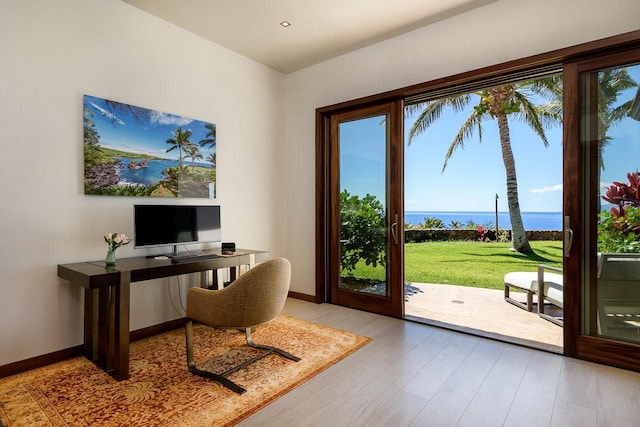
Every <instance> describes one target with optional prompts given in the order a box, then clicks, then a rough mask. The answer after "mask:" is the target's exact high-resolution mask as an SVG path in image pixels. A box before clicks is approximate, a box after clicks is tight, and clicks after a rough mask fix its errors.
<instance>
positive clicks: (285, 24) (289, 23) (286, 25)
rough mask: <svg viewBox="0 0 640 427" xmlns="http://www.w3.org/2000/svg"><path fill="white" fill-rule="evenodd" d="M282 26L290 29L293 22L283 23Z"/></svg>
mask: <svg viewBox="0 0 640 427" xmlns="http://www.w3.org/2000/svg"><path fill="white" fill-rule="evenodd" d="M280 25H282V26H283V27H284V28H287V27H290V26H291V22H289V21H282V22H281V23H280Z"/></svg>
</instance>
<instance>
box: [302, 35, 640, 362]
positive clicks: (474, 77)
mask: <svg viewBox="0 0 640 427" xmlns="http://www.w3.org/2000/svg"><path fill="white" fill-rule="evenodd" d="M634 47H640V30H637V31H632V32H629V33H624V34H620V35H616V36H613V37H607V38H604V39H600V40H595V41H591V42H587V43H583V44H579V45H575V46H571V47H567V48H563V49H558V50H554V51H551V52H547V53H542V54H539V55H534V56H529V57H525V58H521V59H517V60H514V61H509V62H505V63H501V64H497V65H492V66H489V67H485V68H480V69H477V70H473V71H468V72H464V73H460V74H456V75H453V76H447V77H443V78H440V79H436V80H432V81H428V82H424V83H419V84H416V85H412V86H407V87H404V88H400V89H396V90H392V91H389V92H384V93H380V94H376V95H372V96H368V97H364V98H360V99H356V100H351V101H346V102H342V103H338V104H334V105H329V106H325V107H321V108H318V109H317V110H316V242H315V243H316V244H315V259H316V293H315V301H316V302H318V303H321V302H326V301H327V293H326V283H327V280H328V277H327V263H328V259H327V246H328V244H329V242H328V228H327V213H326V212H327V204H328V203H329V200H328V199H327V190H328V189H327V183H326V182H325V180H326V178H327V176H328V174H329V172H330V171H329V170H328V166H329V165H328V152H327V150H328V147H326V144H325V143H324V141H325V140H326V137H327V133H328V117H329V116H330V115H331V114H334V113H335V112H338V111H343V110H347V109H350V108H359V107H364V106H367V105H372V104H375V103H376V102H385V101H401V100H404V99H406V98H409V97H412V96H416V95H420V94H423V93H426V92H435V91H439V90H446V89H447V88H452V87H455V86H462V85H465V84H470V83H473V82H477V81H479V80H490V79H492V78H499V77H501V76H506V75H511V74H515V73H526V72H528V71H531V70H536V69H540V68H542V67H545V66H551V65H557V66H561V65H565V64H566V65H565V69H570V67H571V66H572V65H571V63H573V62H576V61H579V60H583V59H588V58H593V57H596V56H599V55H605V54H612V53H615V52H617V51H623V50H627V49H630V48H634ZM567 67H569V68H567ZM566 84H567V83H566V81H565V85H566ZM569 86H570V87H567V88H566V89H565V97H566V98H568V99H576V98H575V97H576V96H577V93H574V92H573V91H574V89H572V88H571V86H575V85H574V84H571V83H570V84H569ZM577 113H579V112H576V111H573V110H572V107H571V105H570V104H566V105H565V118H564V120H565V130H564V139H565V144H566V145H565V147H564V148H563V155H564V156H572V154H571V152H572V151H569V150H575V147H574V144H576V143H579V138H578V139H575V136H574V137H573V138H574V139H573V142H571V141H572V139H571V137H572V136H571V135H570V133H571V132H572V131H571V130H570V129H575V126H578V125H579V124H578V123H576V120H577V121H579V117H580V116H579V114H577ZM576 114H577V115H576ZM567 158H569V159H571V157H567ZM578 162H579V160H578V159H575V160H570V161H569V162H567V163H566V164H565V170H564V173H563V176H564V178H563V179H564V184H565V186H568V187H570V188H579V185H580V184H579V179H580V175H579V163H578ZM563 203H564V209H565V212H564V214H565V215H570V216H571V218H572V221H573V222H574V223H577V222H576V221H577V220H581V217H580V215H581V213H580V212H579V209H577V208H576V205H573V204H567V203H566V201H565V202H563ZM580 239H581V236H579V235H576V236H575V237H574V247H578V245H580V244H581V241H580ZM575 259H576V257H574V260H575ZM566 262H567V265H566V268H568V269H569V270H567V273H568V274H569V277H571V283H567V284H566V285H565V290H566V293H565V299H564V306H565V312H564V316H565V327H564V353H565V354H566V355H568V356H573V357H578V356H579V355H584V354H586V353H585V351H584V350H581V351H580V352H579V351H578V347H579V346H580V347H581V348H582V347H583V346H584V345H587V344H588V343H589V341H590V339H591V337H584V338H580V340H578V336H579V331H580V327H579V325H580V311H579V303H580V299H579V296H580V294H579V293H576V292H577V291H578V283H580V280H581V273H580V272H579V271H578V270H579V268H577V267H576V266H575V265H573V262H574V261H571V258H567V259H566ZM603 351H606V350H603ZM598 357H599V356H598ZM637 368H640V362H637V364H636V367H635V368H634V369H637Z"/></svg>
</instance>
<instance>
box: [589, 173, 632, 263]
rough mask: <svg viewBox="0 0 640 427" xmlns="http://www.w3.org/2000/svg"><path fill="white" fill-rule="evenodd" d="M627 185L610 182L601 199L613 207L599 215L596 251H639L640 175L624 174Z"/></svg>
mask: <svg viewBox="0 0 640 427" xmlns="http://www.w3.org/2000/svg"><path fill="white" fill-rule="evenodd" d="M627 179H628V180H629V184H625V183H622V182H617V181H614V182H613V184H612V185H611V186H610V187H609V188H608V189H607V191H606V192H605V194H604V195H603V196H601V197H602V198H603V199H604V200H606V201H607V202H609V203H611V204H614V205H616V206H614V207H612V208H611V210H610V211H605V212H602V213H600V222H599V223H598V250H599V251H601V252H640V172H637V171H636V172H630V173H628V174H627Z"/></svg>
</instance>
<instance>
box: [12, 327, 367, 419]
mask: <svg viewBox="0 0 640 427" xmlns="http://www.w3.org/2000/svg"><path fill="white" fill-rule="evenodd" d="M194 326H195V327H194V347H195V360H196V364H197V366H198V367H200V368H206V369H209V370H212V371H217V372H223V371H224V370H225V366H228V365H229V364H232V363H234V362H237V361H239V360H246V359H250V358H251V357H253V355H254V354H255V353H254V352H255V350H254V349H250V348H249V347H247V346H246V345H245V341H244V333H243V332H241V331H237V330H214V329H211V328H207V327H205V326H202V325H198V324H196V325H194ZM253 337H254V341H255V342H256V343H259V344H266V345H272V346H275V347H279V348H282V349H283V350H286V351H288V352H290V353H292V354H293V355H295V356H298V357H300V358H301V359H302V360H301V361H299V362H293V361H291V360H288V359H285V358H283V357H280V356H278V355H270V356H267V357H265V358H263V359H261V360H259V361H258V362H256V363H253V364H251V365H249V366H248V367H246V368H244V369H241V370H240V371H237V372H234V373H233V374H231V375H229V379H231V380H232V381H234V382H236V383H238V384H239V385H241V386H243V387H244V388H246V389H247V392H246V393H244V394H242V395H239V394H236V393H234V392H232V391H231V390H229V389H227V388H225V387H223V386H221V385H220V384H218V383H216V382H213V381H210V380H207V379H204V378H201V377H198V376H195V375H193V374H191V373H189V371H188V370H187V366H186V353H185V338H184V330H183V329H177V330H174V331H170V332H167V333H164V334H161V335H157V336H154V337H151V338H147V339H144V340H140V341H137V342H134V343H132V344H131V355H130V365H131V370H130V372H131V376H130V378H129V379H128V380H126V381H121V382H118V381H116V380H114V379H113V378H112V377H111V376H109V375H108V374H106V373H105V372H104V371H102V370H101V369H100V368H98V367H96V366H95V365H94V364H93V363H91V362H89V361H88V360H87V359H85V358H84V357H77V358H74V359H70V360H67V361H64V362H60V363H56V364H54V365H50V366H46V367H43V368H39V369H35V370H33V371H29V372H24V373H21V374H18V375H15V376H12V377H8V378H4V379H1V380H0V421H2V423H3V424H4V425H5V426H29V427H34V426H125V425H126V426H198V427H200V426H223V425H233V424H235V423H237V422H239V421H240V420H242V419H244V418H246V417H248V416H249V415H251V414H252V413H254V412H256V411H257V410H259V409H260V408H262V407H264V406H265V405H267V404H269V403H270V402H272V401H273V400H275V399H277V398H278V397H280V396H282V395H283V394H285V393H287V392H289V391H290V390H292V389H293V388H294V387H296V386H298V385H299V384H301V383H303V382H304V381H307V380H308V379H310V378H312V377H313V376H315V375H317V374H318V373H319V372H321V371H323V370H324V369H326V368H328V367H329V366H331V365H332V364H334V363H336V362H337V361H339V360H340V359H342V358H344V357H346V356H348V355H349V354H351V353H352V352H354V351H356V350H358V349H359V348H361V347H362V346H364V345H366V344H367V343H368V342H370V341H371V339H370V338H367V337H362V336H358V335H354V334H352V333H350V332H346V331H340V330H336V329H332V328H329V327H326V326H322V325H318V324H315V323H311V322H307V321H304V320H299V319H295V318H293V317H289V316H284V315H281V316H279V317H278V318H277V319H276V320H274V321H273V322H271V323H269V324H267V325H264V326H261V327H259V328H257V330H256V331H255V333H254V335H253Z"/></svg>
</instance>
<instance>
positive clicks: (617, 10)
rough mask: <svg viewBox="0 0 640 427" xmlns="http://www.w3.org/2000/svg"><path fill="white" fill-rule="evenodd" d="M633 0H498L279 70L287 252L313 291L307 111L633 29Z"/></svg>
mask: <svg viewBox="0 0 640 427" xmlns="http://www.w3.org/2000/svg"><path fill="white" fill-rule="evenodd" d="M638 17H640V2H639V1H638V0H609V1H606V2H605V1H602V0H535V1H531V0H500V1H497V2H494V3H491V4H488V5H487V6H484V7H482V8H479V9H476V10H473V11H470V12H468V13H466V14H463V15H460V16H457V17H453V18H451V19H448V20H445V21H442V22H439V23H435V24H433V25H430V26H428V27H424V28H421V29H418V30H415V31H413V32H410V33H407V34H404V35H401V36H398V37H396V38H394V39H391V40H388V41H384V42H381V43H378V44H376V45H373V46H370V47H368V48H364V49H361V50H358V51H356V52H352V53H349V54H346V55H343V56H341V57H338V58H335V59H333V60H329V61H326V62H323V63H321V64H318V65H316V66H313V67H309V68H306V69H304V70H301V71H298V72H296V73H292V74H289V75H287V78H286V111H285V117H286V165H285V170H286V179H285V182H286V186H287V187H286V191H285V193H286V195H287V198H286V209H285V212H286V214H287V218H286V223H287V227H288V232H287V250H286V252H287V256H288V257H289V259H290V260H291V263H292V265H294V266H295V267H296V268H295V269H294V271H293V280H292V288H293V290H295V291H297V292H301V293H305V294H310V295H314V294H315V264H314V262H315V258H314V257H315V252H314V240H315V235H314V230H315V228H314V227H315V174H314V173H312V171H314V168H315V163H314V162H315V140H314V138H315V110H316V108H319V107H324V106H327V105H331V104H335V103H338V102H342V101H347V100H351V99H356V98H360V97H364V96H368V95H373V94H376V93H381V92H385V91H389V90H393V89H397V88H400V87H405V86H409V85H412V84H416V83H422V82H426V81H430V80H434V79H437V78H440V77H446V76H449V75H453V74H457V73H461V72H465V71H470V70H474V69H478V68H482V67H485V66H489V65H495V64H499V63H502V62H506V61H510V60H515V59H519V58H523V57H526V56H531V55H535V54H538V53H544V52H548V51H551V50H555V49H560V48H564V47H568V46H573V45H576V44H580V43H584V42H588V41H592V40H597V39H601V38H604V37H608V36H613V35H617V34H621V33H625V32H629V31H634V30H638V29H640V20H639V19H638Z"/></svg>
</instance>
